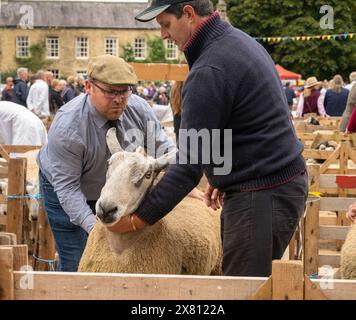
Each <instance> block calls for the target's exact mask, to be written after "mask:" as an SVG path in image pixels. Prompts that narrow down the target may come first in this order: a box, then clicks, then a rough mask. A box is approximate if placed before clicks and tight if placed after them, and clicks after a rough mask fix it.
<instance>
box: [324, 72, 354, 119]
mask: <svg viewBox="0 0 356 320" xmlns="http://www.w3.org/2000/svg"><path fill="white" fill-rule="evenodd" d="M343 86H344V81H343V80H342V77H341V76H340V75H336V76H335V77H334V78H333V81H332V85H331V87H330V89H328V90H327V91H326V93H325V98H324V107H325V112H326V113H327V114H328V115H329V116H330V117H341V116H342V114H343V112H344V111H345V108H346V103H347V98H348V96H349V90H347V89H345V88H344V87H343Z"/></svg>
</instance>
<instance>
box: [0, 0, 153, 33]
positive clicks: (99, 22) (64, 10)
mask: <svg viewBox="0 0 356 320" xmlns="http://www.w3.org/2000/svg"><path fill="white" fill-rule="evenodd" d="M139 1H140V0H139ZM26 6H27V7H26ZM146 7H147V3H146V2H142V1H141V2H138V1H137V2H128V1H126V2H124V1H120V2H119V1H117V2H114V1H113V0H109V1H106V2H104V1H85V2H84V1H50V0H48V1H28V0H27V1H17V0H8V1H4V0H2V1H1V0H0V27H17V26H19V25H20V21H21V19H22V18H23V17H24V16H25V15H26V13H29V12H30V11H31V10H33V25H34V28H48V27H58V28H95V29H159V25H158V24H157V22H155V21H150V22H146V23H142V22H139V21H136V20H135V19H134V17H135V16H136V15H137V14H138V13H139V12H141V11H142V10H143V9H145V8H146Z"/></svg>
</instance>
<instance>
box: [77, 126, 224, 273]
mask: <svg viewBox="0 0 356 320" xmlns="http://www.w3.org/2000/svg"><path fill="white" fill-rule="evenodd" d="M107 144H108V146H109V149H110V151H111V153H112V157H111V158H110V160H109V167H108V172H107V180H106V184H105V186H104V187H103V189H102V191H101V195H100V198H99V199H98V202H97V205H96V210H97V214H98V218H99V219H100V221H98V222H97V223H96V224H95V226H94V228H93V230H92V231H91V233H90V235H89V238H88V242H87V246H86V248H85V250H84V253H83V256H82V259H81V261H80V265H79V269H78V271H81V272H116V273H156V274H198V275H209V274H221V254H222V247H221V238H220V214H219V213H218V212H215V211H213V210H211V209H209V208H207V207H206V206H205V205H204V204H203V202H201V201H200V200H196V199H192V198H186V199H184V200H183V201H182V202H181V203H180V204H179V205H178V206H176V207H175V208H174V209H173V210H172V211H171V212H170V213H169V214H168V215H167V216H165V217H164V218H163V219H161V220H160V221H158V222H157V223H156V224H154V225H153V226H147V227H145V228H144V229H142V230H138V231H135V232H128V233H125V234H119V233H113V232H110V231H108V230H107V228H106V227H105V224H111V223H113V222H116V221H117V220H119V219H121V218H122V217H124V216H126V215H128V214H130V213H132V212H134V211H135V209H136V208H137V207H138V205H139V203H140V202H141V200H142V199H143V197H144V195H145V194H146V192H147V191H148V190H149V188H150V187H151V186H152V183H153V180H154V178H155V176H156V175H157V173H158V172H159V171H160V170H162V169H163V168H164V167H165V166H166V165H167V164H168V162H169V157H168V156H163V157H160V158H158V159H154V158H152V157H150V156H145V155H144V152H142V150H141V149H140V150H138V151H136V152H125V151H123V150H122V149H121V147H120V146H119V143H118V141H117V138H116V133H115V128H112V129H110V130H109V131H108V135H107Z"/></svg>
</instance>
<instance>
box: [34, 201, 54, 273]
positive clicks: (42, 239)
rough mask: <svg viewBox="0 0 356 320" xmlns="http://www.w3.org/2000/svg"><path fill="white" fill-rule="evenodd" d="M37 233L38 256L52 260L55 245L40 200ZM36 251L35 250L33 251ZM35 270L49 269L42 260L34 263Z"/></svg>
mask: <svg viewBox="0 0 356 320" xmlns="http://www.w3.org/2000/svg"><path fill="white" fill-rule="evenodd" d="M37 231H38V232H37V234H38V236H37V237H38V240H37V241H38V245H37V246H36V245H35V247H36V249H37V250H38V251H37V252H38V258H40V259H43V260H54V256H55V252H56V250H55V245H54V238H53V234H52V231H51V227H50V225H49V222H48V218H47V215H46V212H45V211H44V209H43V206H42V201H39V208H38V220H37ZM35 253H36V252H35ZM35 265H36V266H38V267H36V270H39V271H49V270H50V268H49V265H48V264H47V263H44V262H38V263H37V262H36V263H35Z"/></svg>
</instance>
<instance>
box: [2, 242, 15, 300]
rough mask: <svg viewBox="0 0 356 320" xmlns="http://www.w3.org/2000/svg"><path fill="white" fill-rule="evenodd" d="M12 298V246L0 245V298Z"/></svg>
mask: <svg viewBox="0 0 356 320" xmlns="http://www.w3.org/2000/svg"><path fill="white" fill-rule="evenodd" d="M13 299H14V273H13V252H12V248H8V247H0V300H13Z"/></svg>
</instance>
